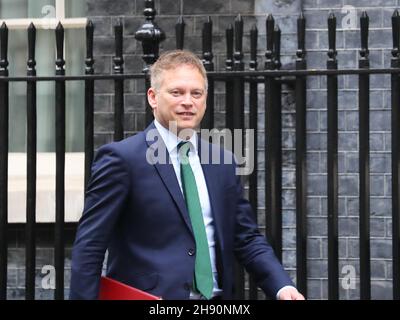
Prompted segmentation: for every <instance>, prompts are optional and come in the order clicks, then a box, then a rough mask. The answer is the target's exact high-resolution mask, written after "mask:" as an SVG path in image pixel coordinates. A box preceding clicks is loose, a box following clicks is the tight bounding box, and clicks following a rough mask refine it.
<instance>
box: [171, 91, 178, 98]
mask: <svg viewBox="0 0 400 320" xmlns="http://www.w3.org/2000/svg"><path fill="white" fill-rule="evenodd" d="M171 94H172V95H173V96H174V97H177V96H179V91H178V90H173V91H171Z"/></svg>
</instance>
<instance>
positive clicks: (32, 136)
mask: <svg viewBox="0 0 400 320" xmlns="http://www.w3.org/2000/svg"><path fill="white" fill-rule="evenodd" d="M35 45H36V28H35V26H34V25H33V23H31V24H30V25H29V28H28V62H27V75H28V76H33V77H34V76H36V70H35V65H36V61H35ZM26 106H27V110H26V112H27V117H26V119H27V152H26V153H27V170H26V172H27V188H26V191H27V192H26V226H25V227H26V237H25V259H26V264H25V287H26V288H25V299H26V300H34V299H35V259H36V238H35V234H36V232H35V226H36V82H35V81H27V95H26Z"/></svg>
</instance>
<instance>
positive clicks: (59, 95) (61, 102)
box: [54, 23, 65, 300]
mask: <svg viewBox="0 0 400 320" xmlns="http://www.w3.org/2000/svg"><path fill="white" fill-rule="evenodd" d="M56 45H57V60H56V75H57V76H64V75H65V70H64V65H65V61H64V56H63V54H64V28H63V26H62V24H61V23H58V25H57V27H56ZM55 102H56V112H55V113H56V119H55V121H56V224H55V250H54V259H55V269H56V290H55V299H56V300H63V299H64V256H65V252H64V217H65V206H64V204H65V198H64V197H65V179H64V175H65V80H56V101H55Z"/></svg>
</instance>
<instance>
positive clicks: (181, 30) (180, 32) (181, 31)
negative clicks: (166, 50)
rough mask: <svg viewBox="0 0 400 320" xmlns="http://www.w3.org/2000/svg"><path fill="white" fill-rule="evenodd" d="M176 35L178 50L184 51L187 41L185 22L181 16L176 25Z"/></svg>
mask: <svg viewBox="0 0 400 320" xmlns="http://www.w3.org/2000/svg"><path fill="white" fill-rule="evenodd" d="M175 35H176V48H177V49H181V50H182V49H183V43H184V39H185V21H184V20H183V17H182V16H179V18H178V21H177V23H176V25H175Z"/></svg>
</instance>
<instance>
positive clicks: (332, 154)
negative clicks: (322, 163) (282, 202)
mask: <svg viewBox="0 0 400 320" xmlns="http://www.w3.org/2000/svg"><path fill="white" fill-rule="evenodd" d="M328 37H329V50H328V61H327V68H328V69H329V70H334V69H337V60H336V55H337V52H336V17H335V16H334V14H333V13H331V14H330V15H329V18H328ZM327 77H328V98H327V100H328V101H327V104H328V298H329V299H334V300H337V299H339V252H338V246H339V239H338V112H337V107H338V79H337V76H336V75H328V76H327Z"/></svg>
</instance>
